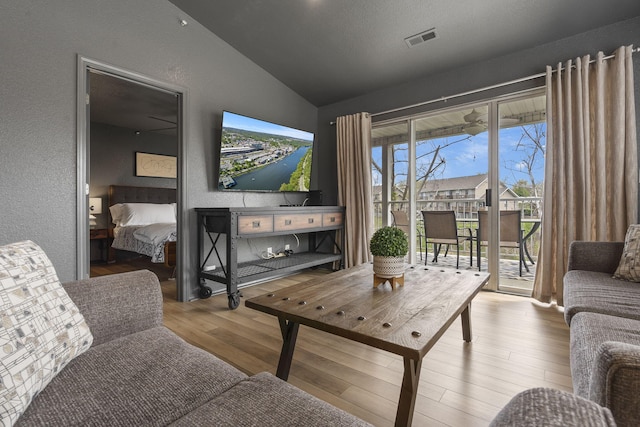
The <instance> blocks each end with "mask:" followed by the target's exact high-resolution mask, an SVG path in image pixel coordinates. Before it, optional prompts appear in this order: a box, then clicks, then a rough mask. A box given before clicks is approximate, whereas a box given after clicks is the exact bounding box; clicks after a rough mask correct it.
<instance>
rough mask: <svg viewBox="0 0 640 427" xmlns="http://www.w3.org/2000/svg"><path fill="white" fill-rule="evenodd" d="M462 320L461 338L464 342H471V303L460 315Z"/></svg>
mask: <svg viewBox="0 0 640 427" xmlns="http://www.w3.org/2000/svg"><path fill="white" fill-rule="evenodd" d="M460 318H461V319H462V338H464V340H465V341H466V342H471V303H469V305H468V306H467V307H466V308H465V309H464V310H463V311H462V313H461V314H460Z"/></svg>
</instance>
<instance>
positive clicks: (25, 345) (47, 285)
mask: <svg viewBox="0 0 640 427" xmlns="http://www.w3.org/2000/svg"><path fill="white" fill-rule="evenodd" d="M92 342H93V336H92V335H91V331H89V327H88V326H87V324H86V323H85V320H84V317H83V316H82V314H80V312H79V311H78V308H77V307H76V305H75V304H74V303H73V301H71V298H69V295H67V293H66V291H65V290H64V289H63V287H62V285H61V284H60V281H59V280H58V276H57V275H56V272H55V270H54V268H53V265H52V264H51V261H50V260H49V258H48V257H47V256H46V255H45V253H44V252H43V251H42V249H41V248H40V247H39V246H38V245H36V244H35V243H33V242H31V241H24V242H19V243H14V244H11V245H7V246H0V425H2V426H12V425H13V424H14V423H15V422H16V420H17V419H18V417H20V415H22V413H23V412H24V411H25V409H26V408H27V406H29V404H30V403H31V401H32V400H33V398H34V397H35V396H36V395H37V394H38V393H39V392H40V391H41V390H43V389H44V387H45V386H46V385H47V384H49V382H50V381H51V380H52V379H53V377H55V376H56V374H58V372H60V371H61V370H62V368H64V366H65V365H66V364H67V363H69V362H70V361H71V360H72V359H73V358H74V357H76V356H78V355H80V354H82V353H83V352H85V351H86V350H88V349H89V347H90V346H91V343H92Z"/></svg>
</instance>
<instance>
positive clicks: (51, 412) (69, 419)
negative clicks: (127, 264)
mask: <svg viewBox="0 0 640 427" xmlns="http://www.w3.org/2000/svg"><path fill="white" fill-rule="evenodd" d="M64 288H65V290H66V291H67V293H68V294H69V296H70V297H71V299H72V300H73V302H74V303H75V304H76V305H77V306H78V308H79V310H80V312H81V313H82V314H83V316H84V318H85V320H86V322H87V324H88V325H89V327H90V329H91V332H92V334H93V345H92V346H91V348H90V349H89V350H88V351H86V352H85V353H83V354H81V355H80V356H78V357H76V358H75V359H73V360H72V361H71V362H70V363H69V364H68V365H67V366H66V367H65V368H64V369H63V370H62V371H61V372H59V373H58V374H57V375H56V376H55V378H53V380H52V381H51V382H50V383H49V384H48V385H47V386H46V388H45V389H44V390H43V391H41V392H40V394H39V395H38V396H36V397H35V399H34V400H33V401H32V402H31V404H30V405H29V406H28V407H27V409H26V411H25V412H24V414H22V416H21V417H20V418H19V419H18V421H17V423H16V424H15V425H16V426H21V427H24V426H65V427H66V426H74V425H77V426H127V427H129V426H159V425H172V426H183V425H184V426H198V425H201V426H213V425H215V426H234V427H236V426H279V427H282V426H301V425H304V426H338V425H339V426H369V425H370V424H368V423H366V422H364V421H362V420H360V419H358V418H356V417H354V416H352V415H350V414H348V413H346V412H344V411H342V410H340V409H338V408H336V407H333V406H331V405H330V404H328V403H326V402H323V401H321V400H319V399H317V398H315V397H313V396H311V395H309V394H307V393H305V392H304V391H302V390H299V389H297V388H295V387H294V386H292V385H290V384H288V383H286V382H284V381H282V380H280V379H278V378H276V377H275V376H273V375H271V374H268V373H261V374H258V375H254V376H251V377H249V376H247V375H245V374H244V373H242V372H240V371H239V370H237V369H236V368H234V367H232V366H231V365H229V364H227V363H225V362H224V361H222V360H220V359H218V358H217V357H215V356H213V355H212V354H210V353H208V352H206V351H203V350H201V349H198V348H196V347H194V346H192V345H190V344H188V343H186V342H185V341H183V340H182V339H181V338H179V337H178V336H177V335H175V334H174V333H173V332H171V331H170V330H169V329H167V328H165V327H164V326H162V294H161V291H160V284H159V282H158V279H157V277H156V276H155V275H154V274H153V273H151V272H149V271H146V270H143V271H137V272H132V273H123V274H118V275H113V276H104V277H98V278H93V279H88V280H82V281H78V282H73V283H67V284H65V285H64Z"/></svg>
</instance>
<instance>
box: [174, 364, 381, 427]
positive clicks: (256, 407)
mask: <svg viewBox="0 0 640 427" xmlns="http://www.w3.org/2000/svg"><path fill="white" fill-rule="evenodd" d="M212 420H215V425H216V426H217V427H224V426H227V427H238V426H261V427H263V426H264V427H268V426H273V427H298V426H305V427H312V426H370V425H371V424H369V423H367V422H365V421H363V420H361V419H359V418H356V417H355V416H353V415H351V414H349V413H347V412H345V411H343V410H341V409H338V408H336V407H334V406H332V405H330V404H328V403H326V402H323V401H322V400H320V399H318V398H316V397H314V396H312V395H310V394H308V393H306V392H304V391H302V390H300V389H298V388H296V387H294V386H292V385H290V384H289V383H287V382H285V381H282V380H281V379H279V378H277V377H275V376H273V375H271V374H269V373H267V372H263V373H260V374H257V375H254V376H253V377H250V378H247V379H246V380H244V381H242V382H240V383H238V384H236V385H235V386H233V387H232V388H231V389H229V390H228V391H226V392H225V393H223V394H221V395H220V396H218V397H216V398H215V399H213V400H211V401H210V402H207V403H206V404H204V405H203V406H201V407H200V408H198V409H196V410H195V411H193V412H191V413H189V414H187V415H186V416H184V417H183V418H181V419H179V420H178V421H176V422H175V423H174V424H172V426H173V427H178V426H189V427H191V426H203V427H208V426H211V425H212Z"/></svg>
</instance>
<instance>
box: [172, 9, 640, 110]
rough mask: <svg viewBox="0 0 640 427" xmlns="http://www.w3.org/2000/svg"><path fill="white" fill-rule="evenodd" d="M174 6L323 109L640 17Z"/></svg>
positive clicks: (628, 13) (589, 12) (582, 12)
mask: <svg viewBox="0 0 640 427" xmlns="http://www.w3.org/2000/svg"><path fill="white" fill-rule="evenodd" d="M170 1H171V2H172V3H173V4H175V5H176V6H177V7H178V8H180V9H181V10H183V11H184V12H185V13H186V14H188V15H189V16H190V17H191V18H189V16H185V18H184V19H185V20H186V21H187V22H189V21H190V20H191V19H195V20H196V21H198V22H199V23H200V24H202V25H203V26H205V27H206V28H208V29H209V30H210V31H211V32H213V33H214V34H216V35H217V36H218V37H220V38H221V39H223V40H224V41H226V42H227V43H228V44H230V45H231V46H232V47H234V48H235V49H237V50H238V51H239V52H240V53H242V54H243V55H245V56H246V57H248V58H249V59H251V60H252V61H253V62H255V63H256V64H258V65H259V66H261V67H262V68H264V69H265V70H266V71H268V72H269V73H271V74H272V75H273V76H275V77H276V78H277V79H278V80H280V81H282V82H283V83H284V84H285V85H287V86H288V87H290V88H291V89H293V90H294V91H296V92H297V93H298V94H300V95H301V96H303V97H304V98H305V99H307V100H308V101H309V102H311V103H312V104H314V105H316V106H323V105H327V104H331V103H334V102H337V101H341V100H345V99H348V98H352V97H355V96H358V95H362V94H364V93H368V92H371V91H374V90H377V89H381V88H385V87H390V86H394V85H397V84H401V83H403V82H406V81H410V80H414V79H417V78H420V77H424V76H427V75H430V74H433V73H438V72H444V71H446V70H450V69H453V68H456V67H460V66H462V65H467V64H471V63H474V62H478V61H482V60H486V59H490V58H494V57H498V56H502V55H506V54H509V53H513V52H517V51H520V50H523V49H527V48H532V47H535V46H539V45H542V44H545V43H548V42H551V41H554V40H558V39H562V38H565V37H569V36H572V35H575V34H578V33H582V32H585V31H588V30H591V29H594V28H598V27H601V26H604V25H608V24H612V23H615V22H618V21H622V20H625V19H629V18H632V17H635V16H638V15H640V1H638V0H586V1H585V0H457V1H451V0H216V1H211V0H170ZM433 28H435V38H432V39H430V40H428V41H426V42H424V43H418V44H415V45H414V46H413V47H408V44H407V43H406V42H405V38H407V37H411V36H414V35H418V34H420V33H422V32H424V31H426V30H430V29H433ZM429 37H431V36H427V37H425V38H427V39H428V38H429ZM632 42H633V41H629V43H632ZM585 50H586V51H585V52H584V53H585V54H586V53H595V52H589V51H588V46H586V47H585Z"/></svg>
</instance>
